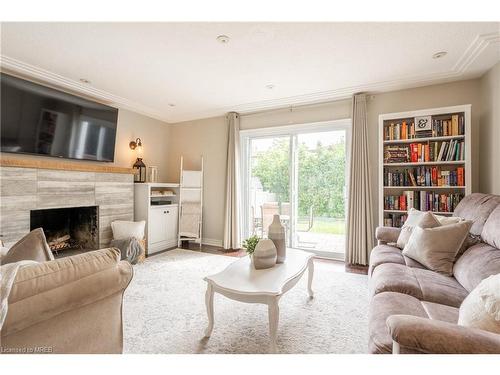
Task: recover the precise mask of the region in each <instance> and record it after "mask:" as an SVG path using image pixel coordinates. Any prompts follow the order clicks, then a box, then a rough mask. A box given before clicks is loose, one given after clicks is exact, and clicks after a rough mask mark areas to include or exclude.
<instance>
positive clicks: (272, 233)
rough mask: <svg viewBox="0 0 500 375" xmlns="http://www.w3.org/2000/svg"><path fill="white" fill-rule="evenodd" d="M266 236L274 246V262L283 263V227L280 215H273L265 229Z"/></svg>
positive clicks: (284, 256)
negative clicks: (275, 257)
mask: <svg viewBox="0 0 500 375" xmlns="http://www.w3.org/2000/svg"><path fill="white" fill-rule="evenodd" d="M267 237H268V238H269V239H270V240H271V241H273V243H274V246H276V252H277V260H276V263H283V262H284V261H285V259H286V243H285V242H286V241H285V227H284V226H283V225H282V224H281V221H280V215H274V217H273V222H272V223H271V225H269V229H268V230H267Z"/></svg>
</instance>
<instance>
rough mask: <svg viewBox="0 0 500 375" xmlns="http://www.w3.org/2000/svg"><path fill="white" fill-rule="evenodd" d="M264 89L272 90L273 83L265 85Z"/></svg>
mask: <svg viewBox="0 0 500 375" xmlns="http://www.w3.org/2000/svg"><path fill="white" fill-rule="evenodd" d="M266 89H268V90H272V89H274V85H273V84H269V85H266Z"/></svg>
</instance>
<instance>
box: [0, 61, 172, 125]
mask: <svg viewBox="0 0 500 375" xmlns="http://www.w3.org/2000/svg"><path fill="white" fill-rule="evenodd" d="M0 67H1V69H2V71H5V73H12V74H15V75H19V76H21V77H23V78H27V79H30V80H35V81H37V82H38V83H43V84H49V85H51V86H53V87H54V88H58V89H63V90H66V91H70V92H71V93H72V94H78V95H84V96H86V97H87V98H90V99H92V100H96V101H98V102H100V103H103V104H106V105H109V106H112V107H117V108H122V109H127V110H130V111H133V112H136V113H140V114H142V115H145V116H148V117H152V118H155V119H157V120H160V121H163V122H168V121H167V119H166V118H165V116H164V115H163V114H162V113H161V112H159V111H157V110H155V109H153V108H150V107H148V106H145V105H142V104H140V103H136V102H133V101H131V100H128V99H126V98H122V97H120V96H117V95H114V94H111V93H109V92H107V91H104V90H99V89H97V88H95V87H92V86H90V85H86V84H83V83H82V82H79V81H75V80H73V79H70V78H66V77H64V76H62V75H59V74H56V73H53V72H50V71H48V70H45V69H42V68H39V67H37V66H34V65H31V64H27V63H25V62H22V61H20V60H16V59H13V58H12V57H9V56H5V55H0Z"/></svg>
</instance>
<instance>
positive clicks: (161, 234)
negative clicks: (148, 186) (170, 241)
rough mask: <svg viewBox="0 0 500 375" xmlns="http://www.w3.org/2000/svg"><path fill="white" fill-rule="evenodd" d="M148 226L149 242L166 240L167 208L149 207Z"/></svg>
mask: <svg viewBox="0 0 500 375" xmlns="http://www.w3.org/2000/svg"><path fill="white" fill-rule="evenodd" d="M148 226H149V243H150V244H154V243H157V242H161V241H166V240H167V227H168V214H167V209H165V208H161V207H154V208H151V213H150V216H149V222H148Z"/></svg>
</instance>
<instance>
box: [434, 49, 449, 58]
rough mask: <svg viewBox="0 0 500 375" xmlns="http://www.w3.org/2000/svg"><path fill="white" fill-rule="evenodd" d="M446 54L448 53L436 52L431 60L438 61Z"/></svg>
mask: <svg viewBox="0 0 500 375" xmlns="http://www.w3.org/2000/svg"><path fill="white" fill-rule="evenodd" d="M447 53H448V52H446V51H441V52H437V53H435V54H434V55H432V58H433V59H440V58H441V57H444V56H446V54H447Z"/></svg>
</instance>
